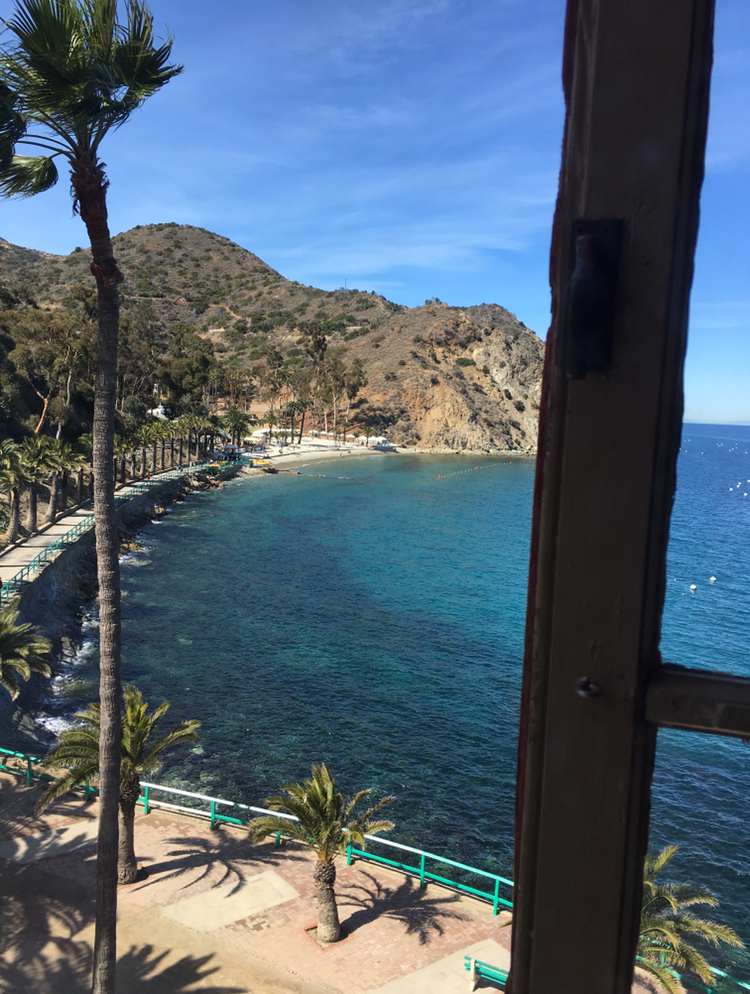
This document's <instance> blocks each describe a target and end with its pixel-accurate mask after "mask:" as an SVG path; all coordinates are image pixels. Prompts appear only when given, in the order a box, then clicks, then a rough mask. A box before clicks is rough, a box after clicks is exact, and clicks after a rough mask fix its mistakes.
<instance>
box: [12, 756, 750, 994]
mask: <svg viewBox="0 0 750 994" xmlns="http://www.w3.org/2000/svg"><path fill="white" fill-rule="evenodd" d="M13 759H15V760H20V764H19V763H17V764H16V765H11V763H10V761H11V760H13ZM41 762H42V760H41V759H40V758H39V757H37V756H29V755H27V754H26V753H23V752H16V751H14V750H13V749H3V748H1V747H0V770H3V771H4V772H6V773H11V774H13V775H15V776H20V777H22V778H23V779H24V780H25V781H26V784H27V785H28V786H29V787H31V786H32V785H33V783H34V781H43V780H52V779H53V777H51V776H50V775H49V774H47V773H43V772H41V771H40V770H37V769H35V765H36V764H39V763H41ZM77 789H78V790H79V791H80V792H82V793H83V794H84V797H85V799H86V800H88V799H89V798H90V797H95V796H97V794H98V793H99V791H98V789H97V788H96V787H93V786H91V785H90V784H89V783H86V784H85V785H84V786H82V787H79V788H77ZM154 793H161V794H167V795H172V796H175V797H179V798H185V799H188V800H190V801H194V802H196V803H195V805H193V806H189V805H187V804H178V803H173V802H171V801H165V800H160V799H159V798H157V797H154ZM138 801H139V803H140V804H141V805H142V806H143V811H144V814H148V813H149V811H150V810H151V809H159V808H163V809H165V810H168V811H178V812H180V813H181V814H186V815H191V816H192V817H197V818H205V819H206V820H207V821H209V823H210V825H211V828H216V827H217V826H218V825H219V824H221V823H222V822H223V823H226V824H229V825H236V826H238V827H240V828H245V827H247V823H248V820H249V816H255V815H274V816H276V817H279V818H286V819H287V820H288V821H298V819H297V818H295V816H294V815H289V814H286V813H285V812H283V811H269V810H268V809H267V808H258V807H255V806H253V805H251V804H240V803H239V802H237V801H227V800H226V799H224V798H222V797H211V796H210V795H208V794H197V793H194V792H193V791H189V790H182V789H181V788H178V787H167V786H165V785H164V784H157V783H145V782H142V783H141V795H140V797H139V798H138ZM220 807H223V808H229V809H231V810H232V814H223V813H221V812H220V811H219V808H220ZM281 835H282V833H280V832H277V834H276V845H280V844H281ZM365 838H366V839H367V842H368V844H375V845H378V846H384V847H386V848H390V849H394V850H398V851H400V852H407V853H412V854H413V855H414V856H416V857H417V862H416V863H415V864H412V863H407V862H403V861H401V860H396V859H390V858H388V857H386V856H381V855H379V854H377V853H373V852H369V851H366V850H362V849H358V848H355V847H354V846H349V847H347V851H346V862H347V865H351V863H352V861H353V859H359V860H362V861H365V862H371V863H378V864H382V865H384V866H389V867H392V868H393V869H397V870H400V871H401V872H403V873H408V874H409V875H410V876H416V877H419V882H420V885H421V886H423V887H424V886H426V884H427V882H428V881H433V882H434V883H438V884H442V885H444V886H446V887H450V888H452V889H454V890H458V891H461V892H463V893H465V894H471V895H472V897H478V898H480V899H482V900H485V901H489V902H490V903H491V904H492V909H493V913H494V914H495V915H497V914H498V912H499V911H500V910H502V909H503V908H507V909H509V910H512V908H513V902H512V900H511V899H510V892H511V891H512V888H513V881H512V880H507V879H506V878H505V877H501V876H498V875H497V874H495V873H489V872H488V871H486V870H479V869H477V867H475V866H467V865H466V864H465V863H458V862H456V861H455V860H452V859H447V858H446V857H444V856H438V855H436V854H435V853H429V852H425V851H424V850H423V849H416V848H414V847H413V846H407V845H404V844H403V843H401V842H394V841H392V840H391V839H385V838H383V837H382V836H379V835H365ZM427 860H434V861H436V862H437V863H438V864H440V865H443V866H451V867H454V868H456V869H458V870H461V871H463V872H464V873H472V874H475V875H476V876H480V877H484V878H486V879H491V880H493V881H494V887H493V889H492V890H481V889H479V888H478V887H471V886H470V885H468V884H465V883H463V882H461V881H458V880H453V879H451V878H450V877H446V876H442V875H441V874H438V873H434V872H432V871H430V870H428V869H427V867H426V861H427ZM501 886H502V887H505V888H507V892H508V894H509V897H508V898H506V897H503V896H501V894H500V888H501ZM640 959H641V957H640V956H638V957H636V960H640ZM711 969H712V970H713V972H714V974H715V975H716V977H719V978H721V980H723V981H725V982H726V983H728V984H733V985H734V986H735V988H736V989H737V990H738V991H750V984H748V983H744V982H743V981H741V980H737V979H736V978H734V977H732V976H730V975H729V974H728V973H725V972H724V971H723V970H719V969H717V968H716V967H712V968H711ZM673 972H674V971H673ZM675 976H676V977H677V978H678V979H679V980H680V981H681V982H682V983H683V984H685V985H686V986H687V989H688V990H697V991H703V992H705V994H726V987H725V986H724V985H722V988H718V987H706V986H705V985H703V984H702V983H700V982H699V981H697V980H694V979H692V978H688V977H683V976H681V975H680V974H678V973H675Z"/></svg>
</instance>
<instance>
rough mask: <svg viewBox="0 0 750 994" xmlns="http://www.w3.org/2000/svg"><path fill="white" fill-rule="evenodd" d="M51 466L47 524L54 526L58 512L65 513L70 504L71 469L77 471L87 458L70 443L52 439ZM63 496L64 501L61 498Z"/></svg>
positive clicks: (50, 442) (50, 444) (50, 441)
mask: <svg viewBox="0 0 750 994" xmlns="http://www.w3.org/2000/svg"><path fill="white" fill-rule="evenodd" d="M49 446H50V456H49V458H50V466H51V469H52V480H51V482H50V487H49V505H48V507H47V523H48V524H50V525H53V524H54V523H55V521H56V519H57V514H58V511H60V510H62V511H63V512H64V511H65V509H66V507H67V504H68V474H69V473H70V470H71V469H77V468H78V467H79V466H81V465H82V464H84V463H85V461H86V460H85V456H83V455H82V454H81V453H80V452H76V451H75V449H74V448H73V446H72V445H71V444H70V443H69V442H63V441H62V440H61V439H59V438H51V439H50V440H49ZM61 496H62V501H61V500H60V497H61Z"/></svg>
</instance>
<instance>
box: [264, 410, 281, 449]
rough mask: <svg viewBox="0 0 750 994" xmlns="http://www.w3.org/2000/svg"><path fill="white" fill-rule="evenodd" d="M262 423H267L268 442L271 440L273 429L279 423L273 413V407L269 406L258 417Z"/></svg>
mask: <svg viewBox="0 0 750 994" xmlns="http://www.w3.org/2000/svg"><path fill="white" fill-rule="evenodd" d="M260 420H261V422H262V423H263V424H266V425H268V441H269V443H270V442H272V441H273V429H274V427H275V426H276V425H277V424H278V423H279V419H278V417H277V416H276V415H275V414H274V412H273V408H272V407H271V408H269V410H268V411H266V413H265V414H264V415H263V417H262V418H261V419H260Z"/></svg>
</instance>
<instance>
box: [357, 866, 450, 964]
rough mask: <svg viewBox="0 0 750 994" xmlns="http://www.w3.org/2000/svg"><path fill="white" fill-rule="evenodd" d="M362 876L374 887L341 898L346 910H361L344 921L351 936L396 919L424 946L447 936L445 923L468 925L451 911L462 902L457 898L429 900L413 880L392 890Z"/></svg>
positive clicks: (369, 874)
mask: <svg viewBox="0 0 750 994" xmlns="http://www.w3.org/2000/svg"><path fill="white" fill-rule="evenodd" d="M360 872H361V874H362V876H364V877H367V878H368V880H369V881H370V886H369V887H368V886H366V885H365V884H352V885H350V886H349V887H348V888H347V889H346V891H344V892H343V893H341V894H340V896H339V906H340V907H341V908H342V909H343V908H345V907H354V908H358V909H359V910H357V911H355V912H354V913H353V914H352V915H350V916H349V918H347V919H346V920H344V921H342V926H343V927H344V930H345V931H346V932H347V933H349V934H351V933H352V932H354V931H356V929H358V928H362V926H363V925H368V924H369V923H370V922H372V921H374V920H375V919H376V918H393V919H395V920H396V921H399V922H401V923H402V924H403V925H404V926H405V928H406V934H407V935H418V936H419V944H420V946H423V945H425V944H426V943H428V942H429V941H430V939H431V938H432V937H433V936H434V935H443V933H444V931H445V927H444V922H446V921H467V916H466V915H463V914H461V912H460V911H454V910H452V909H451V908H450V907H448V906H449V905H452V904H456V903H457V902H458V901H459V900H460V898H459V897H458V895H457V894H451V895H450V896H445V897H429V896H428V894H427V891H426V890H424V889H422V888H421V887H419V886H418V885H417V884H416V883H415V881H414V880H413V879H412V878H411V877H406V878H405V879H404V880H403V882H402V883H400V884H399V885H398V886H394V887H389V886H387V885H386V884H384V883H383V882H382V881H380V880H378V879H377V878H376V877H374V876H373V875H372V874H371V873H368V872H367V871H366V870H361V871H360Z"/></svg>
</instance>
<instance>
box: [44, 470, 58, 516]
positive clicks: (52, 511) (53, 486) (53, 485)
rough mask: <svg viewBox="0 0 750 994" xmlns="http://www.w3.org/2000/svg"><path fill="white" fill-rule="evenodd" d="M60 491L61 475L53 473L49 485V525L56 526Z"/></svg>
mask: <svg viewBox="0 0 750 994" xmlns="http://www.w3.org/2000/svg"><path fill="white" fill-rule="evenodd" d="M59 490H60V474H59V473H53V474H52V479H51V480H50V484H49V504H48V505H47V518H46V521H47V524H48V525H54V523H55V518H56V517H57V498H58V493H59Z"/></svg>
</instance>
